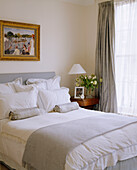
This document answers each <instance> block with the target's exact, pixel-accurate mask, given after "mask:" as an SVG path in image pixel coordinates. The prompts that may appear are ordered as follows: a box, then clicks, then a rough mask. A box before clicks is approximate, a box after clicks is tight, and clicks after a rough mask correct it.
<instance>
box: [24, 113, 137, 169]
mask: <svg viewBox="0 0 137 170" xmlns="http://www.w3.org/2000/svg"><path fill="white" fill-rule="evenodd" d="M96 122H98V125H97V123H96ZM133 123H137V119H136V118H133V117H130V118H128V117H124V118H123V119H120V118H119V116H118V115H115V116H112V115H111V114H110V115H109V114H108V115H105V114H104V115H102V116H100V117H91V118H84V119H80V120H73V121H71V122H67V123H61V124H57V125H52V126H48V127H44V128H41V129H38V130H37V131H35V132H34V133H33V134H32V135H31V136H30V137H29V139H28V141H27V145H26V148H25V152H24V156H23V165H24V167H25V165H27V166H26V167H27V169H28V170H64V169H65V162H66V158H67V155H68V153H70V152H71V151H72V150H73V149H74V148H75V147H77V146H79V145H80V144H83V143H84V142H86V141H88V140H91V139H93V138H95V137H97V136H101V135H104V134H106V133H109V132H111V131H116V130H118V129H120V128H123V127H126V126H128V125H131V124H133ZM32 155H33V156H32Z"/></svg>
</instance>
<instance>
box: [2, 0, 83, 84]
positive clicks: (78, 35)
mask: <svg viewBox="0 0 137 170" xmlns="http://www.w3.org/2000/svg"><path fill="white" fill-rule="evenodd" d="M85 8H86V7H85V6H80V5H74V4H71V3H66V2H63V1H60V0H40V1H38V0H29V1H27V0H23V1H20V0H12V1H11V0H0V19H2V20H8V21H16V22H25V23H33V24H38V25H40V27H41V30H40V32H41V37H40V55H41V56H40V57H41V59H40V61H35V62H34V61H0V73H21V72H50V71H55V72H56V74H59V75H61V77H62V85H63V86H69V87H71V86H72V85H73V76H69V75H68V71H69V70H70V68H71V66H72V65H73V64H74V63H80V64H81V65H82V66H83V67H84V65H85V55H86V47H85V45H86V40H85V36H86V35H85V31H86V27H85V22H86V21H85V16H86V13H85Z"/></svg>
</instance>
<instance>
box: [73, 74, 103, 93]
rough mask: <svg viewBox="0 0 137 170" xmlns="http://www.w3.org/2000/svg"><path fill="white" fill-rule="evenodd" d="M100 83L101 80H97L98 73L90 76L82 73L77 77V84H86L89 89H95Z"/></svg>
mask: <svg viewBox="0 0 137 170" xmlns="http://www.w3.org/2000/svg"><path fill="white" fill-rule="evenodd" d="M100 83H102V79H100ZM98 85H99V81H98V80H97V77H96V75H94V74H92V75H90V76H87V75H81V76H79V77H78V78H76V86H84V87H85V88H86V89H87V91H90V90H91V91H94V89H95V88H97V87H98Z"/></svg>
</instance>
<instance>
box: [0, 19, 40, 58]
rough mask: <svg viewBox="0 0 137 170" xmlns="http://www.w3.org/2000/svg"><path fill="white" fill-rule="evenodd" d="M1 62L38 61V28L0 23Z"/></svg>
mask: <svg viewBox="0 0 137 170" xmlns="http://www.w3.org/2000/svg"><path fill="white" fill-rule="evenodd" d="M0 27H1V32H0V37H1V42H0V46H1V50H0V55H1V56H0V59H1V60H4V59H5V60H12V59H13V60H40V54H39V53H40V50H39V46H40V45H39V41H40V40H39V39H40V26H39V25H34V24H24V23H17V22H9V21H0Z"/></svg>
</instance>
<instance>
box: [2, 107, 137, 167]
mask: <svg viewBox="0 0 137 170" xmlns="http://www.w3.org/2000/svg"><path fill="white" fill-rule="evenodd" d="M100 114H104V113H101V112H97V111H89V110H85V109H81V108H80V109H79V110H76V111H72V112H68V113H65V114H60V113H49V114H46V115H44V116H36V117H32V118H29V119H24V120H18V121H9V120H6V121H5V122H4V123H2V130H1V139H2V140H1V143H2V145H1V146H2V148H3V150H1V152H2V154H3V155H5V157H8V158H10V159H11V160H13V162H15V163H16V164H17V165H18V166H20V167H21V166H22V157H23V153H24V150H25V145H26V142H27V139H28V138H29V136H30V135H31V134H32V133H33V132H34V131H35V130H37V129H39V128H41V127H44V126H50V125H53V124H58V123H62V122H67V121H71V120H76V119H81V118H85V117H91V116H100ZM136 131H137V124H132V125H130V126H128V127H124V128H122V129H119V130H117V131H113V132H110V133H108V134H105V135H101V136H98V137H96V138H94V139H92V140H89V141H87V142H85V143H83V144H81V145H79V146H78V147H76V148H75V149H74V150H73V151H72V152H71V153H70V154H69V155H68V157H67V160H66V164H65V170H76V169H83V170H91V169H94V170H101V169H105V168H106V167H109V166H114V165H116V163H117V162H118V161H123V160H127V159H130V158H133V157H135V156H137V135H136ZM0 149H1V148H0ZM13 155H14V156H13Z"/></svg>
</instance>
